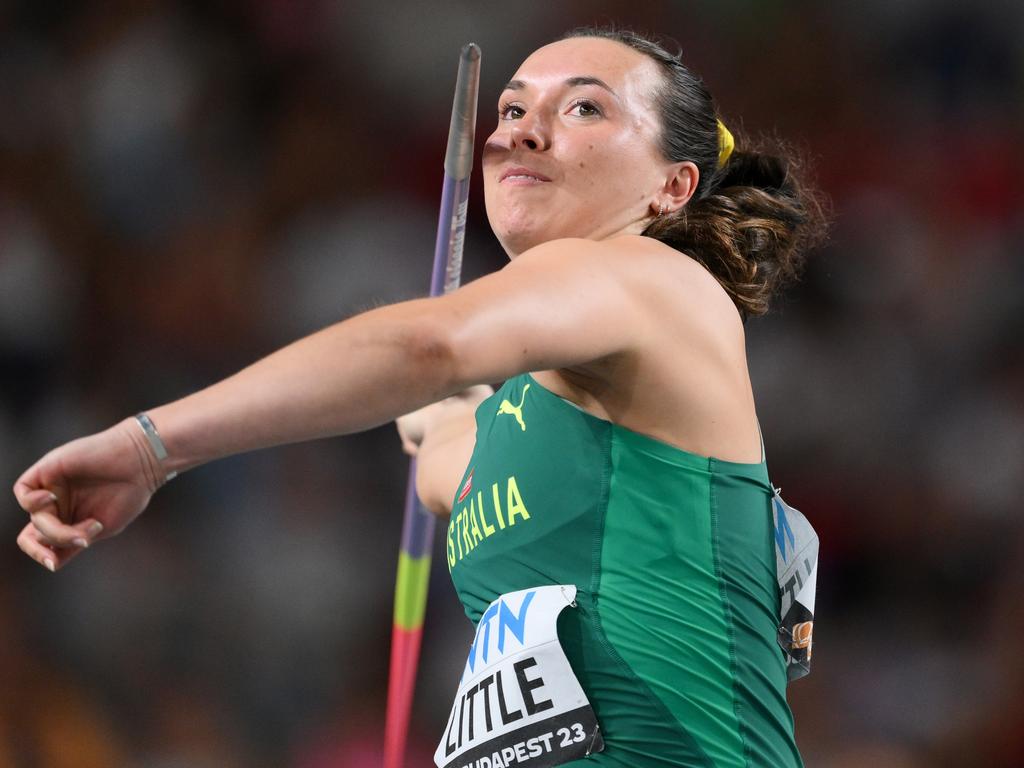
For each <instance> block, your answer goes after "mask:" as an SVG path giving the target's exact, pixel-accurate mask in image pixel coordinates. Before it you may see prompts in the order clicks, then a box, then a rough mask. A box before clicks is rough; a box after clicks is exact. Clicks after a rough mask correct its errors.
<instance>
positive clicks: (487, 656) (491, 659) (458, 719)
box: [434, 585, 604, 768]
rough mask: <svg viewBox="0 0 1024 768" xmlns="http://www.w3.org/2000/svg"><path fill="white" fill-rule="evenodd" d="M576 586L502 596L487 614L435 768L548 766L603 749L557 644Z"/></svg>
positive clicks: (587, 705)
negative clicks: (560, 621) (563, 615)
mask: <svg viewBox="0 0 1024 768" xmlns="http://www.w3.org/2000/svg"><path fill="white" fill-rule="evenodd" d="M566 607H572V608H575V607H576V587H575V586H572V585H554V586H547V587H537V588H535V589H524V590H520V591H519V592H510V593H508V594H506V595H502V596H501V597H499V598H498V599H497V600H495V601H494V602H493V603H491V604H490V605H489V606H488V607H487V610H486V611H484V614H483V616H482V617H481V618H480V623H479V624H477V628H476V636H475V637H474V639H473V644H472V645H471V646H470V648H469V657H468V658H467V659H466V667H465V670H464V671H463V673H462V680H461V681H460V683H459V692H458V694H457V695H456V696H455V703H454V704H453V705H452V711H451V714H450V715H449V716H448V725H447V727H446V728H445V731H444V737H443V738H442V739H441V743H440V744H438V746H437V751H436V752H435V753H434V762H435V763H437V765H438V768H512V766H529V768H548V766H555V765H561V764H562V763H567V762H569V761H570V760H576V759H579V758H581V757H585V756H587V755H589V754H590V753H592V752H600V751H601V750H602V749H604V740H603V739H602V738H601V728H600V726H599V725H598V724H597V718H596V717H595V716H594V710H593V708H592V707H591V706H590V702H589V701H587V697H586V695H585V694H584V693H583V688H582V687H581V686H580V684H579V681H578V680H577V679H576V675H575V674H573V671H572V667H570V666H569V660H568V659H567V658H566V656H565V652H564V651H563V650H562V646H561V645H559V643H558V631H557V627H556V624H557V621H558V614H560V613H561V612H562V610H563V609H564V608H566Z"/></svg>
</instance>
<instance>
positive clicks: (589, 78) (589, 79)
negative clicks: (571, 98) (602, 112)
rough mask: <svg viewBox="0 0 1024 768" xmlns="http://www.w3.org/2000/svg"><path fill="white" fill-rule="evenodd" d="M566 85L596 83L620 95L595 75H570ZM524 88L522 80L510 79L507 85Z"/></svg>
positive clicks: (616, 96) (513, 88) (508, 88)
mask: <svg viewBox="0 0 1024 768" xmlns="http://www.w3.org/2000/svg"><path fill="white" fill-rule="evenodd" d="M564 85H566V86H568V87H569V88H577V87H579V86H581V85H596V86H597V87H598V88H604V89H605V90H606V91H608V93H610V94H611V95H612V96H614V97H615V98H618V96H619V95H618V94H617V93H615V91H613V90H612V89H611V86H609V85H608V83H606V82H605V81H604V80H602V79H601V78H599V77H594V76H593V75H577V76H576V77H570V78H568V79H567V80H566V81H565V83H564ZM523 88H526V83H524V82H523V81H522V80H509V81H508V83H507V84H506V85H505V90H506V91H520V90H522V89H523Z"/></svg>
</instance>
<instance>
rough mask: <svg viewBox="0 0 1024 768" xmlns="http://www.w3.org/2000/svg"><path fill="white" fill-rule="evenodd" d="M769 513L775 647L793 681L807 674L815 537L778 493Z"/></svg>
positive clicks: (814, 582) (815, 570)
mask: <svg viewBox="0 0 1024 768" xmlns="http://www.w3.org/2000/svg"><path fill="white" fill-rule="evenodd" d="M772 512H773V515H774V518H775V571H776V575H777V577H778V581H779V595H780V603H781V610H780V612H779V615H780V616H781V617H782V621H781V623H780V624H779V646H780V647H781V648H782V652H783V653H784V654H785V657H786V678H787V679H788V680H796V679H797V678H800V677H803V676H804V675H806V674H808V673H809V672H810V671H811V641H812V635H813V632H814V591H815V587H816V585H817V582H818V534H817V533H815V532H814V528H813V527H812V526H811V524H810V523H809V522H807V518H806V517H804V516H803V513H801V512H800V510H798V509H794V508H793V507H791V506H789V505H788V504H787V503H786V502H784V501H783V500H782V497H781V496H780V495H779V491H778V490H776V491H775V495H774V496H773V497H772Z"/></svg>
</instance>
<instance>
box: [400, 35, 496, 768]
mask: <svg viewBox="0 0 1024 768" xmlns="http://www.w3.org/2000/svg"><path fill="white" fill-rule="evenodd" d="M479 86H480V49H479V48H478V47H477V46H476V45H475V44H473V43H469V44H468V45H466V46H464V47H463V49H462V54H461V56H460V59H459V74H458V79H457V81H456V84H455V100H454V103H453V105H452V120H451V127H450V129H449V132H448V147H447V150H446V152H445V158H444V185H443V186H442V188H441V210H440V213H439V214H438V221H437V239H436V241H435V243H434V266H433V270H432V271H431V277H430V295H431V296H440V295H441V294H443V293H448V292H449V291H454V290H455V289H456V288H458V287H459V282H460V279H461V276H462V246H463V243H464V241H465V235H466V208H467V204H468V201H469V180H470V176H471V175H472V170H473V139H474V133H475V129H476V104H477V93H478V92H479ZM407 482H408V485H407V487H406V494H405V515H404V519H403V522H402V546H401V550H400V551H399V554H398V576H397V579H396V583H395V612H394V625H393V627H392V632H391V669H390V673H389V677H388V703H387V715H386V720H385V726H384V768H402V766H403V765H404V762H405V745H406V741H407V738H408V733H409V718H410V715H411V713H412V699H413V690H414V688H415V683H416V669H417V667H418V665H419V653H420V640H421V638H422V636H423V618H424V615H425V614H426V606H427V586H428V584H429V575H430V555H431V549H432V545H433V540H434V516H433V515H432V514H431V513H430V512H428V511H427V510H425V509H423V507H422V505H421V504H420V503H419V500H418V499H417V497H416V490H415V489H416V460H415V459H413V460H412V461H410V462H409V479H408V481H407Z"/></svg>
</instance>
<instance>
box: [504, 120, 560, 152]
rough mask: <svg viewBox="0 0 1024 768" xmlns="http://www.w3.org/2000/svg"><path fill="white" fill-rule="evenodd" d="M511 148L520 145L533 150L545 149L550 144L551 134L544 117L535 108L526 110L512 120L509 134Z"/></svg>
mask: <svg viewBox="0 0 1024 768" xmlns="http://www.w3.org/2000/svg"><path fill="white" fill-rule="evenodd" d="M510 138H511V141H512V149H515V148H516V147H522V148H523V149H530V150H534V151H538V150H545V149H548V147H550V146H551V135H550V131H549V130H548V126H547V124H546V122H545V120H544V118H543V117H542V116H541V115H539V114H537V110H533V111H530V112H527V113H526V114H525V115H523V116H522V117H521V118H519V119H518V120H514V121H513V122H512V130H511V135H510Z"/></svg>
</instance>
